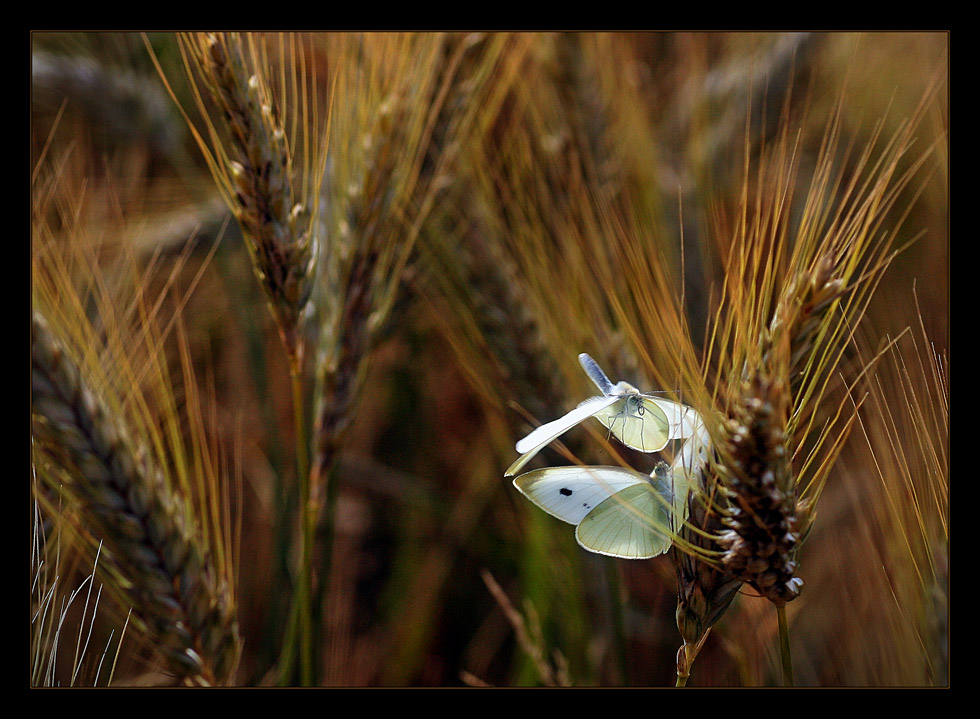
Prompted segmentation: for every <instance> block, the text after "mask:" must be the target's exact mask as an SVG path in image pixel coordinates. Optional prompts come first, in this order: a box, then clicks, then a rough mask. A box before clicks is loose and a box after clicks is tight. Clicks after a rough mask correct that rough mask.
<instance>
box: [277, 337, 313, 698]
mask: <svg viewBox="0 0 980 719" xmlns="http://www.w3.org/2000/svg"><path fill="white" fill-rule="evenodd" d="M289 360H290V361H289V376H290V384H291V388H292V394H293V422H294V424H295V428H296V474H297V477H298V479H299V513H300V514H299V521H300V540H301V542H302V546H301V551H300V565H299V569H298V572H297V583H296V593H295V595H294V598H293V606H292V609H291V610H290V617H289V624H288V627H287V630H286V636H285V638H284V641H283V654H282V660H281V663H280V682H281V683H283V684H287V683H289V681H290V676H291V674H292V671H293V666H294V658H295V656H296V653H297V651H298V653H299V667H300V682H301V683H302V685H303V686H312V685H313V678H314V664H315V662H314V656H313V654H314V643H313V612H312V606H313V605H312V601H311V597H312V594H313V590H312V587H313V579H312V567H313V562H312V546H313V528H314V524H313V523H314V519H315V514H314V511H313V507H312V502H311V492H310V467H309V455H308V451H307V436H306V422H305V413H304V404H303V377H302V361H301V359H300V355H299V354H297V353H290V355H289ZM297 638H298V643H299V646H298V650H297Z"/></svg>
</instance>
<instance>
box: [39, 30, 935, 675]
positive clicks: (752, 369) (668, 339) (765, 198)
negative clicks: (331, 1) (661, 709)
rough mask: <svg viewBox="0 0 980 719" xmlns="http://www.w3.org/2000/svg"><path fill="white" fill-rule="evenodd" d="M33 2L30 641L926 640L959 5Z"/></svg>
mask: <svg viewBox="0 0 980 719" xmlns="http://www.w3.org/2000/svg"><path fill="white" fill-rule="evenodd" d="M31 46H32V47H31V49H32V74H31V115H30V117H31V139H30V142H31V157H30V183H31V192H30V198H31V200H30V202H31V204H30V218H31V221H30V228H31V253H30V257H31V269H30V271H31V282H30V288H31V290H30V291H31V446H30V500H29V514H28V517H29V520H28V522H29V532H30V550H29V551H30V571H29V581H30V615H31V625H30V626H31V629H30V637H31V640H30V646H29V656H28V660H29V664H30V686H32V687H51V686H60V687H68V686H72V687H90V686H99V687H105V686H112V687H127V686H175V687H191V686H222V687H295V686H324V687H474V688H476V687H515V686H521V687H529V686H577V687H581V686H598V687H620V686H635V687H682V686H683V687H687V688H694V687H770V686H796V687H840V686H848V687H934V686H935V687H944V686H948V685H949V621H948V620H949V235H948V221H949V210H948V205H949V138H948V128H949V90H948V75H949V55H948V46H949V37H948V35H947V34H946V33H942V32H887V33H844V32H824V33H775V32H763V33H753V32H726V33H721V32H705V33H697V32H629V33H627V32H616V33H600V32H521V33H504V32H451V33H434V32H424V33H416V32H397V33H381V32H358V33H355V32H335V33H305V34H291V33H287V34H283V33H244V34H236V33H187V34H179V33H178V34H168V33H151V34H140V33H122V32H118V33H81V32H75V33H65V32H59V33H54V32H51V33H46V32H37V33H34V34H32V36H31ZM580 355H581V356H580ZM585 355H588V357H586V356H585ZM583 370H584V371H583ZM590 380H591V381H590ZM590 398H591V399H590ZM583 403H584V404H583ZM539 427H540V429H539Z"/></svg>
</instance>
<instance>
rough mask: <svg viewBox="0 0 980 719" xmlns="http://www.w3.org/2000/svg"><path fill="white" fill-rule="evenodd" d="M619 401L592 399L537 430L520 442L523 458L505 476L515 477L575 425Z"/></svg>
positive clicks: (615, 398) (518, 448) (519, 446)
mask: <svg viewBox="0 0 980 719" xmlns="http://www.w3.org/2000/svg"><path fill="white" fill-rule="evenodd" d="M618 399H619V398H618V397H590V398H589V399H587V400H585V401H584V402H582V404H580V405H579V406H578V407H576V408H575V409H573V410H572V411H571V412H569V413H568V414H566V415H565V416H564V417H559V418H558V419H556V420H553V421H551V422H548V423H547V424H543V425H541V426H540V427H538V428H537V429H535V430H534V431H533V432H531V433H530V434H529V435H527V436H526V437H524V438H523V439H521V440H520V441H518V443H517V446H516V449H517V451H518V452H520V453H521V456H520V457H518V458H517V461H516V462H514V464H512V465H511V466H510V467H509V468H508V469H507V471H506V472H505V473H504V476H505V477H513V476H514V475H515V474H517V473H518V472H519V471H520V470H521V468H522V467H523V466H524V465H526V464H527V463H528V462H530V461H531V458H532V457H534V455H536V454H537V453H538V452H540V451H541V450H542V449H544V448H545V447H546V446H548V445H549V444H550V443H551V442H553V441H554V440H555V439H557V438H558V437H560V436H561V435H563V434H564V433H565V432H567V431H568V430H570V429H571V428H572V427H574V426H575V425H577V424H579V423H581V422H584V421H585V420H587V419H588V418H589V417H591V416H592V415H594V414H595V413H596V412H601V411H603V410H604V409H605V408H607V407H608V406H609V405H611V404H613V403H615V402H617V401H618Z"/></svg>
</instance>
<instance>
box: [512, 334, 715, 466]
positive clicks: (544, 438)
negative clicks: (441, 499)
mask: <svg viewBox="0 0 980 719" xmlns="http://www.w3.org/2000/svg"><path fill="white" fill-rule="evenodd" d="M578 359H579V362H580V363H581V365H582V368H583V369H584V370H585V373H586V374H587V375H589V378H590V379H591V380H592V381H593V382H594V383H595V385H596V386H597V387H598V388H599V390H600V391H601V392H602V396H601V397H589V398H588V399H587V400H585V401H584V402H582V403H581V404H579V406H578V407H576V408H575V409H573V410H572V411H571V412H569V413H568V414H566V415H565V416H564V417H559V418H558V419H556V420H553V421H551V422H548V423H547V424H543V425H541V426H540V427H538V428H537V429H535V430H534V431H533V432H531V433H530V434H529V435H527V436H526V437H524V438H523V439H521V440H520V441H519V442H518V443H517V445H516V449H517V451H518V452H520V454H521V456H520V457H518V459H517V461H516V462H514V464H512V465H511V466H510V467H509V468H508V469H507V472H506V473H505V474H504V476H505V477H512V476H514V475H515V474H517V472H519V471H520V469H521V468H522V467H524V465H526V464H527V463H528V462H530V461H531V458H533V457H534V455H536V454H537V453H538V452H540V451H541V450H542V449H544V448H545V447H546V446H547V445H548V444H550V443H551V442H553V441H554V440H555V439H557V438H558V437H559V436H561V435H562V434H564V433H565V432H567V431H568V430H570V429H571V428H572V427H574V426H575V425H577V424H579V423H581V422H584V421H585V420H587V419H588V418H589V417H595V418H596V419H598V420H599V421H600V422H602V424H604V425H605V426H606V427H607V428H608V429H609V432H610V433H611V434H612V435H613V436H615V437H616V439H618V440H619V441H620V442H622V443H623V444H625V445H626V446H627V447H630V448H632V449H636V450H639V451H640V452H659V451H660V450H662V449H663V448H664V447H666V446H667V442H669V441H670V440H672V439H685V438H687V437H689V436H691V435H692V434H693V433H694V431H695V428H696V425H697V422H698V421H699V420H700V417H699V416H698V415H697V412H695V411H694V410H693V409H691V408H690V407H688V406H686V405H683V404H680V403H679V402H673V401H671V400H667V399H661V398H659V397H652V396H650V395H647V394H643V393H642V392H640V391H639V390H638V389H637V388H636V387H634V386H633V385H631V384H629V383H628V382H617V383H616V384H613V383H612V382H611V381H610V380H609V378H608V377H607V376H606V373H605V372H603V371H602V369H601V368H600V367H599V365H598V364H597V363H596V361H595V360H594V359H592V358H591V357H590V356H589V355H587V354H586V353H584V352H583V353H582V354H580V355H579V356H578Z"/></svg>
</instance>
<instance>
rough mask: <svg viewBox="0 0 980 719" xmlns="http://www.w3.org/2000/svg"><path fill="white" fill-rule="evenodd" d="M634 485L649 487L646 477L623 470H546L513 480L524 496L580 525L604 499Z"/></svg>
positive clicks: (548, 510)
mask: <svg viewBox="0 0 980 719" xmlns="http://www.w3.org/2000/svg"><path fill="white" fill-rule="evenodd" d="M635 485H646V486H651V485H650V481H649V478H648V477H647V476H646V475H644V474H640V473H639V472H634V471H633V470H631V469H626V468H625V467H547V468H545V469H535V470H531V471H530V472H525V473H524V474H522V475H521V476H520V477H517V478H516V479H515V480H514V486H515V487H517V489H519V490H520V491H521V493H522V494H523V495H524V496H525V497H527V498H528V499H530V500H531V501H532V502H534V504H536V505H537V506H538V507H540V508H541V509H543V510H544V511H546V512H547V513H548V514H550V515H552V516H554V517H557V518H558V519H560V520H562V521H564V522H568V523H569V524H579V523H580V522H581V521H582V520H583V519H584V518H585V517H586V515H588V514H589V512H591V511H593V510H594V509H595V508H596V507H598V506H599V505H600V504H602V503H603V502H604V501H605V500H607V499H609V498H610V497H612V496H613V495H615V494H617V493H618V492H621V491H622V490H624V489H626V488H628V487H632V486H635Z"/></svg>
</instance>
